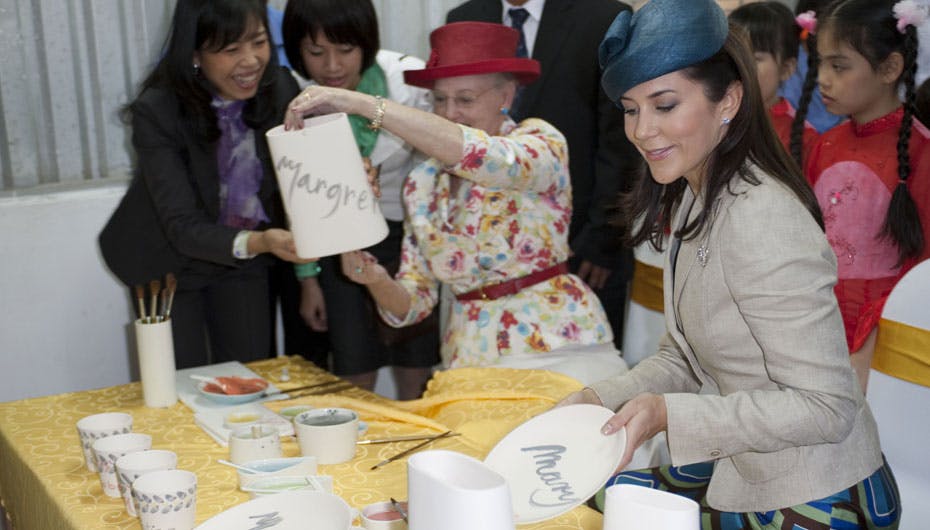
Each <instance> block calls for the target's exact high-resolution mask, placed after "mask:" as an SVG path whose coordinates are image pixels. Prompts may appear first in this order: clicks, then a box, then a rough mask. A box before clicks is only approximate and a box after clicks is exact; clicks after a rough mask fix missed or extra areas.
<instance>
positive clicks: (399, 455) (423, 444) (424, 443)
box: [371, 431, 452, 471]
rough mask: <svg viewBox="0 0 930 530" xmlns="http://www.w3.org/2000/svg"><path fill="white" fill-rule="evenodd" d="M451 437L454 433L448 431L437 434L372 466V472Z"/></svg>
mask: <svg viewBox="0 0 930 530" xmlns="http://www.w3.org/2000/svg"><path fill="white" fill-rule="evenodd" d="M451 435H452V431H446V432H444V433H442V434H437V435H436V436H433V437H430V438H428V439H426V440H424V441H422V442H420V443H418V444H416V445H414V446H413V447H411V448H409V449H405V450H403V451H401V452H399V453H397V454H396V455H394V456H392V457H390V458H386V459H384V460H382V461H380V462H378V463H377V464H375V465H373V466H371V470H372V471H374V470H375V469H378V468H379V467H381V466H385V465H387V464H390V463H391V462H393V461H395V460H397V459H399V458H403V457H405V456H407V455H409V454H410V453H412V452H414V451H416V450H417V449H420V448H422V447H426V446H427V445H429V444H431V443H433V442H435V441H436V440H441V439H442V438H445V437H447V436H451Z"/></svg>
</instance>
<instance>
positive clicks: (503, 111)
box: [501, 107, 510, 116]
mask: <svg viewBox="0 0 930 530" xmlns="http://www.w3.org/2000/svg"><path fill="white" fill-rule="evenodd" d="M508 112H510V109H508V108H507V107H501V114H503V115H505V116H506V115H507V113H508Z"/></svg>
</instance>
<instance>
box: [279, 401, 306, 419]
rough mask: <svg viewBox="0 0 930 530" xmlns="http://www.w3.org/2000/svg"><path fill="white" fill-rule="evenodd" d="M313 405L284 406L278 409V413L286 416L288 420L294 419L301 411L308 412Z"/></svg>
mask: <svg viewBox="0 0 930 530" xmlns="http://www.w3.org/2000/svg"><path fill="white" fill-rule="evenodd" d="M312 409H313V407H311V406H310V405H294V406H293V407H284V408H283V409H281V410H279V411H278V414H279V415H280V416H282V417H284V418H285V419H286V420H287V421H294V418H295V417H296V416H297V415H298V414H300V413H301V412H306V411H308V410H312Z"/></svg>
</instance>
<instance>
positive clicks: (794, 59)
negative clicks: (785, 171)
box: [729, 1, 818, 167]
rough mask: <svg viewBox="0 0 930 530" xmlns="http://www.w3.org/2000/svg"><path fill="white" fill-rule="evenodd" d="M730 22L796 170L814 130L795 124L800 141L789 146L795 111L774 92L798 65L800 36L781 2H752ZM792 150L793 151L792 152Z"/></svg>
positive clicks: (814, 138)
mask: <svg viewBox="0 0 930 530" xmlns="http://www.w3.org/2000/svg"><path fill="white" fill-rule="evenodd" d="M729 19H730V22H732V23H734V24H736V25H737V26H739V27H741V28H743V30H745V31H746V34H747V36H748V37H749V43H750V44H751V45H752V55H753V58H754V59H755V60H756V72H757V73H758V78H759V89H760V90H762V101H763V103H765V107H766V108H767V109H768V111H769V118H770V119H771V122H772V126H773V127H774V128H775V133H776V134H778V139H779V140H781V143H782V145H784V146H785V149H787V150H789V152H790V154H791V156H792V157H793V158H794V160H795V162H797V163H798V167H804V166H803V161H802V155H803V157H806V156H807V155H808V153H809V152H810V149H811V148H812V147H813V146H814V142H816V141H817V136H818V134H817V129H815V128H814V126H813V125H811V124H810V123H808V122H807V121H805V120H803V119H802V120H801V121H800V122H799V125H800V129H799V130H800V131H801V133H800V135H801V142H799V143H798V145H795V146H792V145H791V137H792V134H793V132H794V129H793V124H794V121H795V116H796V112H795V109H794V106H792V104H791V102H790V101H788V99H787V98H785V97H782V96H781V95H780V94H779V93H778V90H779V88H781V86H782V84H783V83H784V82H785V81H787V80H788V79H789V78H791V76H792V75H793V74H794V72H795V69H796V68H797V65H798V42H799V37H800V33H801V29H802V28H801V26H799V25H798V24H797V23H796V22H795V19H794V14H792V13H791V10H790V9H788V7H787V6H786V5H784V4H782V3H781V2H775V1H770V2H753V3H751V4H745V5H742V6H740V7H738V8H736V9H734V10H733V12H731V13H730V16H729ZM792 147H793V148H794V149H792Z"/></svg>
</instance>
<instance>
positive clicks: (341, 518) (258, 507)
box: [195, 491, 355, 530]
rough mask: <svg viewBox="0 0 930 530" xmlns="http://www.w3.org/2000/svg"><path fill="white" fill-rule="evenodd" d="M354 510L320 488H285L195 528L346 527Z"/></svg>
mask: <svg viewBox="0 0 930 530" xmlns="http://www.w3.org/2000/svg"><path fill="white" fill-rule="evenodd" d="M354 515H355V514H354V513H353V511H352V509H351V508H349V505H348V504H346V502H345V501H344V500H342V499H341V498H339V497H337V496H335V495H333V494H332V493H324V492H320V491H285V492H282V493H277V494H275V495H268V496H266V497H258V498H256V499H253V500H250V501H247V502H244V503H242V504H240V505H238V506H233V507H232V508H230V509H228V510H226V511H225V512H222V513H220V514H218V515H215V516H213V517H211V518H210V519H208V520H207V521H206V522H205V523H203V524H202V525H200V526H198V527H197V528H196V529H195V530H254V529H256V528H274V530H304V529H307V528H313V530H348V529H349V528H350V527H351V524H352V519H353V517H354Z"/></svg>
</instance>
